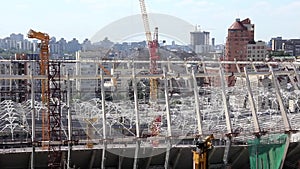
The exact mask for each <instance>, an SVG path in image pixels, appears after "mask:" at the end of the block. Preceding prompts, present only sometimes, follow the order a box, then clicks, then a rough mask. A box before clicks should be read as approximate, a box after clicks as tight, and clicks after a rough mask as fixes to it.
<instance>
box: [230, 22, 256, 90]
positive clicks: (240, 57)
mask: <svg viewBox="0 0 300 169" xmlns="http://www.w3.org/2000/svg"><path fill="white" fill-rule="evenodd" d="M253 42H254V24H251V20H250V19H249V18H247V19H244V20H242V21H240V19H236V21H235V22H234V23H233V24H232V25H231V26H230V27H229V28H228V36H227V40H226V47H225V57H224V60H225V61H234V59H236V60H237V61H245V60H247V44H249V43H253ZM240 69H241V70H243V66H240ZM224 70H225V72H226V73H233V74H234V73H235V72H237V67H236V65H233V64H227V65H225V68H224ZM233 78H234V77H233ZM233 80H234V79H230V78H228V85H229V86H232V85H234V82H232V81H233Z"/></svg>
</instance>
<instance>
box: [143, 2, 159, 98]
mask: <svg viewBox="0 0 300 169" xmlns="http://www.w3.org/2000/svg"><path fill="white" fill-rule="evenodd" d="M139 2H140V8H141V13H142V19H143V23H144V28H145V34H146V39H147V45H148V49H149V55H150V74H157V73H158V72H157V62H156V61H157V60H158V59H159V56H158V28H157V27H156V28H155V31H154V37H153V40H152V37H151V31H150V26H149V18H148V14H147V10H146V5H145V1H144V0H139ZM157 84H158V82H157V79H156V78H151V79H150V101H152V102H156V100H157Z"/></svg>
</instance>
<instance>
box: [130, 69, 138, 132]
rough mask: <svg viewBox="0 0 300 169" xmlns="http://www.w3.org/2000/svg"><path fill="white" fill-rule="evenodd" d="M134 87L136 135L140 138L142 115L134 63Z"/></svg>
mask: <svg viewBox="0 0 300 169" xmlns="http://www.w3.org/2000/svg"><path fill="white" fill-rule="evenodd" d="M132 87H133V95H134V112H135V118H136V120H135V122H136V124H135V130H136V137H137V138H140V115H139V107H138V92H137V85H136V78H135V69H134V65H133V66H132Z"/></svg>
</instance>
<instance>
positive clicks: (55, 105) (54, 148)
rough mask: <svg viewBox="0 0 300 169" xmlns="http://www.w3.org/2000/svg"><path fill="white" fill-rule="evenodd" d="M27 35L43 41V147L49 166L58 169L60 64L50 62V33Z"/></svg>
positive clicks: (59, 160)
mask: <svg viewBox="0 0 300 169" xmlns="http://www.w3.org/2000/svg"><path fill="white" fill-rule="evenodd" d="M27 36H28V38H36V39H38V40H40V41H41V43H40V44H39V48H40V74H41V75H42V76H45V78H42V80H41V99H42V104H43V106H44V107H45V108H44V109H42V148H43V149H45V148H48V167H49V168H53V169H54V168H55V169H57V168H61V164H62V163H61V159H62V152H61V142H62V140H61V111H60V108H61V107H60V99H61V92H60V73H59V72H60V71H59V69H60V64H59V63H56V64H55V63H51V64H50V62H49V40H50V38H49V35H48V34H46V33H42V32H36V31H34V30H29V32H28V35H27ZM50 66H51V69H50ZM51 86H52V87H51ZM50 99H51V102H50Z"/></svg>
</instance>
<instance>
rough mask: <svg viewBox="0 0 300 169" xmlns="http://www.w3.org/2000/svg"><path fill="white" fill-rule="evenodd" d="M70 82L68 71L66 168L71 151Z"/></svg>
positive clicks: (69, 161)
mask: <svg viewBox="0 0 300 169" xmlns="http://www.w3.org/2000/svg"><path fill="white" fill-rule="evenodd" d="M70 103H71V84H70V79H69V73H68V72H67V109H68V159H67V169H70V168H71V152H72V140H73V138H72V135H73V131H72V115H71V107H70Z"/></svg>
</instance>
